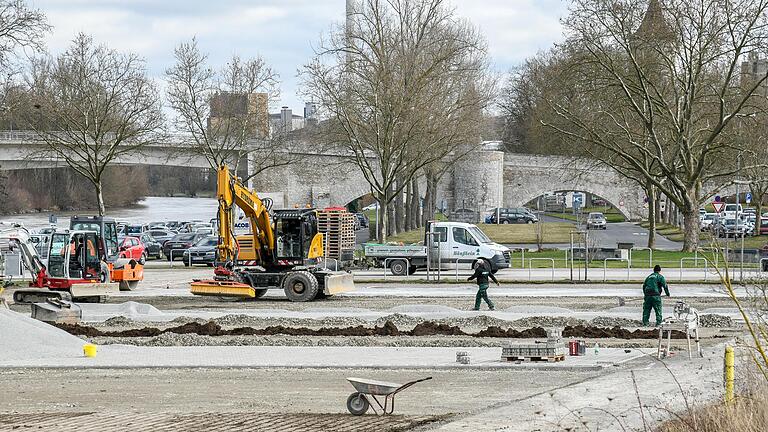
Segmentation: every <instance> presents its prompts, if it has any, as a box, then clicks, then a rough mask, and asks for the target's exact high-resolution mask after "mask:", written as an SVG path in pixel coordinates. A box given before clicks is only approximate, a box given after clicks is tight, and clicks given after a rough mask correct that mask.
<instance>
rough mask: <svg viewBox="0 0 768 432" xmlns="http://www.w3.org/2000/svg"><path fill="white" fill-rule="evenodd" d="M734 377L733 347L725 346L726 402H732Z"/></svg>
mask: <svg viewBox="0 0 768 432" xmlns="http://www.w3.org/2000/svg"><path fill="white" fill-rule="evenodd" d="M733 377H734V356H733V347H730V346H727V347H725V403H726V404H729V405H730V404H732V403H733V400H734V395H733Z"/></svg>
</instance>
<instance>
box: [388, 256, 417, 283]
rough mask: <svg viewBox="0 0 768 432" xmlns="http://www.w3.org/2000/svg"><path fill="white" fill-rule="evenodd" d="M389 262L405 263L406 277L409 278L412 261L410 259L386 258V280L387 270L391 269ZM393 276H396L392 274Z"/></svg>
mask: <svg viewBox="0 0 768 432" xmlns="http://www.w3.org/2000/svg"><path fill="white" fill-rule="evenodd" d="M387 261H405V276H408V269H410V268H411V260H409V259H408V258H384V280H386V279H387V269H388V268H389V266H388V265H387ZM392 276H396V275H395V274H394V272H393V273H392Z"/></svg>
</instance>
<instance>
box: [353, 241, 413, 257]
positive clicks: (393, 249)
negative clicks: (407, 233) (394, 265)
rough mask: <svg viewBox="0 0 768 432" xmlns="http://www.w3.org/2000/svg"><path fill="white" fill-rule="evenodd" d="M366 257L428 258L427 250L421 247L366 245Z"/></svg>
mask: <svg viewBox="0 0 768 432" xmlns="http://www.w3.org/2000/svg"><path fill="white" fill-rule="evenodd" d="M365 256H366V257H371V258H390V257H392V258H395V257H403V258H426V257H427V248H426V247H425V246H421V245H409V246H397V245H382V244H366V245H365Z"/></svg>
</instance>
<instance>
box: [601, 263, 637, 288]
mask: <svg viewBox="0 0 768 432" xmlns="http://www.w3.org/2000/svg"><path fill="white" fill-rule="evenodd" d="M608 261H624V262H626V263H627V280H630V279H631V278H630V274H629V273H630V267H629V260H628V259H624V258H606V259H604V260H603V282H605V281H607V280H608Z"/></svg>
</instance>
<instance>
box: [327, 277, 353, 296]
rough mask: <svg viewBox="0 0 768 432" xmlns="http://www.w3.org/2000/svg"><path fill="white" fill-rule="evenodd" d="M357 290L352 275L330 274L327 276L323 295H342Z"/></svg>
mask: <svg viewBox="0 0 768 432" xmlns="http://www.w3.org/2000/svg"><path fill="white" fill-rule="evenodd" d="M354 290H355V281H354V279H353V276H352V273H341V272H340V273H337V274H329V275H326V276H325V289H323V293H325V294H326V295H334V294H341V293H345V292H350V291H354Z"/></svg>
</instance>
